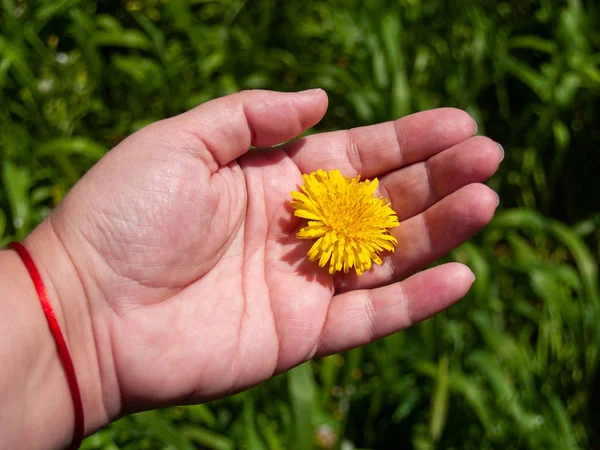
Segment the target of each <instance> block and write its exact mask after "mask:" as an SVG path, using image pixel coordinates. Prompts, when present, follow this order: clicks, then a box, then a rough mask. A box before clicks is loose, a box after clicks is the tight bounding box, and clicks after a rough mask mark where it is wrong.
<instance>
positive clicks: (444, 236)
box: [334, 184, 498, 291]
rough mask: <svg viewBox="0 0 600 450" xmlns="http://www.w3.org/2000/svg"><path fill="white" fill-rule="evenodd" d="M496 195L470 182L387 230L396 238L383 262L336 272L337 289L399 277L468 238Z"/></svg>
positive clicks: (492, 207) (495, 201)
mask: <svg viewBox="0 0 600 450" xmlns="http://www.w3.org/2000/svg"><path fill="white" fill-rule="evenodd" d="M497 206H498V196H497V194H496V193H495V192H494V191H492V190H491V189H490V188H488V187H487V186H485V185H483V184H470V185H468V186H465V187H463V188H461V189H459V190H458V191H456V192H454V193H453V194H450V195H448V196H447V197H445V198H443V199H442V200H440V201H439V202H437V203H436V204H434V205H433V206H431V207H430V208H428V209H427V210H426V211H424V212H423V213H421V214H418V215H416V216H414V217H411V218H410V219H408V220H405V221H404V222H402V223H400V226H398V227H396V228H394V229H392V230H391V233H392V235H393V236H394V237H395V238H396V239H397V240H398V245H397V248H396V251H395V252H394V253H393V254H389V253H387V254H386V253H384V254H383V255H382V259H383V264H382V265H381V266H374V267H373V268H372V269H371V270H370V271H368V272H365V273H364V274H363V275H362V276H360V277H357V276H356V275H354V274H353V273H349V274H342V273H338V274H336V278H335V281H334V283H335V286H336V289H337V290H338V291H347V290H352V289H365V288H371V287H375V286H382V285H386V284H389V283H392V282H394V281H398V280H401V279H403V278H405V277H407V276H409V275H411V274H413V273H415V272H416V271H417V270H420V269H422V268H423V267H425V266H426V265H427V264H430V263H432V262H433V261H435V260H436V259H438V258H440V257H442V256H444V255H445V254H446V253H448V252H449V251H451V250H452V249H454V248H456V247H458V246H459V245H460V244H462V243H463V242H465V241H466V240H468V239H469V238H471V237H472V236H473V235H474V234H475V233H477V232H478V231H479V230H481V229H482V228H483V227H484V226H485V225H487V223H488V222H489V221H490V220H491V219H492V217H493V215H494V211H495V210H496V207H497Z"/></svg>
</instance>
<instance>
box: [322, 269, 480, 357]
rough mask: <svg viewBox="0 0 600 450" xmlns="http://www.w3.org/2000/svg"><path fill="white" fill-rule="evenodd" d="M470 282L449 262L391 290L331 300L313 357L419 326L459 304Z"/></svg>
mask: <svg viewBox="0 0 600 450" xmlns="http://www.w3.org/2000/svg"><path fill="white" fill-rule="evenodd" d="M474 280H475V277H474V276H473V273H472V272H471V271H470V270H469V268H468V267H466V266H464V265H462V264H459V263H449V264H444V265H441V266H437V267H434V268H432V269H429V270H425V271H423V272H420V273H418V274H416V275H413V276H411V277H410V278H407V279H406V280H404V281H402V282H398V283H394V284H391V285H389V286H385V287H381V288H377V289H361V290H356V291H351V292H345V293H342V294H338V295H335V296H334V297H333V299H332V301H331V304H330V305H329V309H328V312H327V318H326V320H325V323H324V325H323V330H322V332H321V336H320V339H319V342H318V344H317V347H316V349H315V356H325V355H329V354H332V353H338V352H341V351H344V350H348V349H351V348H355V347H358V346H361V345H365V344H368V343H369V342H372V341H374V340H377V339H381V338H383V337H385V336H388V335H390V334H392V333H395V332H397V331H400V330H402V329H404V328H407V327H410V326H411V325H414V324H416V323H418V322H421V321H422V320H425V319H427V318H429V317H431V316H433V315H434V314H437V313H438V312H440V311H442V310H444V309H446V308H448V307H449V306H450V305H452V304H453V303H455V302H456V301H458V300H460V299H461V298H462V297H463V296H464V295H465V294H466V293H467V291H468V290H469V288H470V287H471V284H472V283H473V281H474Z"/></svg>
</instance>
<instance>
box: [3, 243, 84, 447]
mask: <svg viewBox="0 0 600 450" xmlns="http://www.w3.org/2000/svg"><path fill="white" fill-rule="evenodd" d="M8 248H10V249H12V250H14V251H16V252H17V253H18V255H19V256H20V257H21V260H22V261H23V264H24V265H25V267H26V268H27V271H28V272H29V275H30V276H31V280H32V281H33V285H34V286H35V290H36V291H37V294H38V297H39V298H40V303H41V304H42V309H43V310H44V314H45V316H46V320H47V321H48V327H49V328H50V332H51V333H52V336H54V341H55V342H56V349H57V350H58V356H59V358H60V361H61V363H62V365H63V367H64V369H65V373H66V375H67V381H68V383H69V389H70V390H71V398H72V399H73V408H74V410H75V426H74V430H73V439H72V440H71V445H70V446H69V449H71V450H75V449H78V448H79V446H80V445H81V442H82V441H83V432H84V418H83V404H82V402H81V393H80V391H79V384H77V376H76V375H75V367H74V366H73V360H72V359H71V355H70V353H69V348H68V347H67V343H66V342H65V338H64V337H63V334H62V332H61V331H60V327H59V325H58V321H57V320H56V315H55V314H54V311H53V310H52V306H51V305H50V300H49V299H48V294H47V293H46V288H45V287H44V282H43V281H42V277H41V276H40V272H39V271H38V270H37V267H36V266H35V263H34V262H33V259H32V258H31V255H30V254H29V252H28V251H27V249H26V248H25V247H24V246H23V245H22V244H20V243H18V242H11V243H10V244H8Z"/></svg>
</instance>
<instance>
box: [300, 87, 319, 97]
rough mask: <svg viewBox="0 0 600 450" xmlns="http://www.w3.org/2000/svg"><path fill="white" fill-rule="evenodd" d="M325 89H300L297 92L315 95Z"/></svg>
mask: <svg viewBox="0 0 600 450" xmlns="http://www.w3.org/2000/svg"><path fill="white" fill-rule="evenodd" d="M322 90H323V89H321V88H314V89H306V90H304V91H299V92H297V94H302V95H307V96H308V95H315V94H318V93H319V92H321V91H322Z"/></svg>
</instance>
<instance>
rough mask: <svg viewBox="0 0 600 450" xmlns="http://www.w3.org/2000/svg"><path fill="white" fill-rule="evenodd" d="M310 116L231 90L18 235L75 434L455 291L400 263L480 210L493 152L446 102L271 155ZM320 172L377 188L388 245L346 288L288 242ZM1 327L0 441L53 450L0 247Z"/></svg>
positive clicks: (56, 405)
mask: <svg viewBox="0 0 600 450" xmlns="http://www.w3.org/2000/svg"><path fill="white" fill-rule="evenodd" d="M326 109H327V96H326V94H325V92H324V91H322V90H312V91H307V92H301V93H276V92H269V91H248V92H242V93H239V94H234V95H231V96H227V97H223V98H220V99H216V100H213V101H211V102H207V103H205V104H203V105H201V106H199V107H197V108H195V109H194V110H191V111H189V112H186V113H184V114H182V115H180V116H177V117H173V118H170V119H166V120H163V121H160V122H157V123H155V124H153V125H150V126H148V127H146V128H144V129H143V130H141V131H139V132H137V133H135V134H134V135H132V136H130V137H129V138H128V139H126V140H124V141H123V142H122V143H120V144H119V145H118V146H117V147H116V148H114V149H113V150H111V151H110V152H109V153H108V154H107V155H106V156H105V157H104V158H103V159H102V160H100V161H99V162H98V164H96V165H95V166H94V167H93V168H92V169H91V170H90V171H89V172H88V173H87V174H86V175H85V176H84V177H83V178H82V180H81V181H80V182H79V183H77V185H76V186H75V187H74V188H73V189H72V190H71V191H70V193H69V195H68V196H67V197H66V198H65V199H64V201H63V202H62V203H61V204H60V205H59V207H58V208H57V209H56V210H55V211H54V212H53V213H52V215H51V216H50V217H49V218H48V219H46V220H45V221H44V222H43V223H42V224H41V225H40V226H38V227H37V228H36V229H35V230H34V231H33V232H32V233H31V234H30V235H29V236H28V237H27V239H26V241H25V245H26V247H27V248H28V249H29V251H30V252H31V255H32V257H33V259H34V260H35V262H36V264H37V266H38V268H39V270H40V272H41V273H42V276H43V279H44V281H45V283H46V287H47V290H48V293H49V296H50V300H51V303H52V305H53V307H54V309H55V312H56V315H57V317H58V320H59V323H60V325H61V328H62V330H63V333H64V334H65V337H66V340H67V342H68V345H69V348H70V351H71V354H72V357H73V360H74V364H75V367H76V371H77V376H78V379H79V383H80V385H81V389H82V396H83V403H84V410H85V417H86V433H87V434H91V433H92V432H94V431H95V430H97V429H98V428H100V427H102V426H104V425H106V424H108V423H109V422H110V421H112V420H114V419H116V418H118V417H119V416H121V415H123V414H127V413H130V412H133V411H139V410H145V409H151V408H157V407H162V406H166V405H174V404H184V403H198V402H204V401H208V400H211V399H215V398H219V397H223V396H226V395H229V394H232V393H234V392H238V391H241V390H244V389H247V388H249V387H251V386H254V385H256V384H258V383H261V382H263V381H265V380H267V379H268V378H270V377H271V376H273V375H274V374H277V373H280V372H283V371H285V370H288V369H290V368H292V367H294V366H296V365H298V364H300V363H302V362H304V361H307V360H309V359H311V358H313V357H316V356H323V355H328V354H332V353H336V352H341V351H343V350H347V349H350V348H353V347H357V346H360V345H364V344H367V343H369V342H371V341H373V340H375V339H379V338H382V337H385V336H387V335H389V334H391V333H395V332H397V331H399V330H402V329H404V328H406V327H409V326H411V325H413V324H415V323H417V322H419V321H422V320H424V319H426V318H428V317H430V316H432V315H434V314H436V313H437V312H439V311H441V310H443V309H445V308H447V307H449V306H450V305H452V304H453V303H454V302H456V301H457V300H459V299H460V298H462V297H463V296H464V295H465V293H466V292H467V291H468V290H469V288H470V286H471V284H472V283H473V280H474V277H473V274H472V272H471V271H470V270H469V269H468V268H467V267H466V266H464V265H461V264H458V263H450V264H444V265H441V266H437V267H435V268H433V269H428V270H424V271H421V272H419V270H421V269H423V267H425V266H427V265H428V264H429V263H431V262H433V261H434V260H436V259H437V258H439V257H441V256H443V255H444V254H446V253H447V252H449V251H450V250H452V249H453V248H455V247H456V246H458V245H459V244H461V243H462V242H464V241H465V240H467V239H468V238H470V237H471V236H472V235H474V234H475V233H476V232H477V231H479V230H480V229H481V228H482V227H484V226H485V225H486V224H487V223H488V222H489V220H490V219H491V218H492V216H493V214H494V211H495V209H496V207H497V205H498V197H497V195H496V194H495V193H494V192H493V191H492V190H490V189H489V188H488V187H486V186H485V185H483V184H481V183H482V182H483V181H485V180H486V179H488V178H489V177H490V176H491V175H492V174H493V173H494V172H495V171H496V169H497V168H498V165H499V163H500V162H501V160H502V158H503V151H502V148H501V147H500V146H498V145H497V144H496V143H495V142H493V141H492V140H490V139H488V138H485V137H480V136H477V137H473V134H474V133H475V131H476V125H475V123H474V121H473V120H472V119H471V117H470V116H469V115H468V114H467V113H465V112H463V111H460V110H456V109H450V108H445V109H438V110H432V111H425V112H421V113H417V114H414V115H411V116H407V117H404V118H401V119H398V120H396V121H394V122H387V123H383V124H378V125H373V126H369V127H363V128H357V129H353V130H349V131H337V132H331V133H323V134H318V135H312V136H309V137H306V138H303V139H299V140H295V141H293V142H291V143H288V144H286V145H283V146H277V144H280V143H282V142H285V141H288V140H290V139H293V138H294V137H296V136H298V135H299V134H301V133H302V132H303V131H304V130H305V129H307V128H310V127H312V126H313V125H315V124H316V123H317V122H318V121H319V120H320V119H321V118H322V116H323V115H324V114H325V111H326ZM251 146H254V147H259V148H257V149H252V150H249V149H250V147H251ZM270 146H276V147H273V148H268V149H267V148H264V147H270ZM261 147H263V148H261ZM319 168H320V169H326V170H327V169H333V168H337V169H340V170H341V171H342V173H343V174H344V175H346V176H355V175H356V174H358V173H360V174H361V175H362V177H363V178H374V177H378V178H379V180H380V191H379V193H380V194H381V195H384V196H385V197H387V198H389V199H390V201H391V205H392V207H393V208H394V210H396V211H397V213H398V215H399V218H400V221H401V225H400V227H398V228H396V229H394V230H393V231H392V233H393V234H394V236H395V237H396V238H397V239H398V242H399V244H398V248H397V250H396V252H395V253H394V254H384V255H383V257H384V258H383V259H384V264H383V265H382V266H377V267H375V268H374V269H373V270H371V271H370V272H368V273H366V274H364V275H363V276H361V277H357V276H356V275H355V274H353V273H350V274H347V275H344V274H337V275H336V276H334V277H331V276H330V275H329V274H328V273H327V269H326V268H324V269H321V268H319V267H318V266H317V265H316V263H311V262H308V261H307V260H306V258H305V256H304V255H305V253H306V251H307V250H308V248H310V245H311V243H312V241H299V240H297V239H296V238H295V231H297V230H298V229H299V228H300V227H301V226H302V224H303V220H302V219H298V218H295V217H293V210H292V209H291V208H290V206H289V201H290V200H291V197H290V196H289V193H290V191H293V190H297V188H298V186H299V185H300V184H301V183H302V177H301V175H302V173H309V172H312V171H314V170H317V169H319ZM0 321H1V322H2V325H1V326H0V364H1V365H2V367H3V368H4V369H3V370H2V371H0V398H2V399H3V401H2V402H0V423H2V428H3V430H2V433H0V447H1V448H22V443H23V442H27V443H28V445H29V446H28V447H27V448H31V449H37V448H40V449H42V448H44V449H47V448H62V447H65V446H66V445H67V444H68V443H69V442H70V439H71V435H72V430H73V408H72V404H71V397H70V394H69V391H68V387H67V382H66V378H65V376H64V371H63V369H62V367H61V365H60V362H59V361H58V357H57V353H56V349H55V347H54V342H53V340H52V336H51V335H50V332H49V330H48V327H47V325H46V322H45V318H44V316H43V313H42V310H41V307H40V304H39V301H38V299H37V296H36V293H35V291H34V288H33V285H32V284H31V281H30V278H29V276H28V274H27V272H26V270H25V268H24V266H23V265H22V264H21V262H20V260H19V258H18V256H17V255H16V253H14V252H12V251H2V252H0ZM18 444H20V445H21V447H19V445H18Z"/></svg>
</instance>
